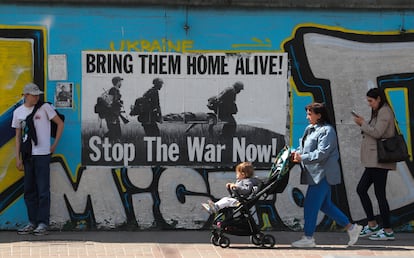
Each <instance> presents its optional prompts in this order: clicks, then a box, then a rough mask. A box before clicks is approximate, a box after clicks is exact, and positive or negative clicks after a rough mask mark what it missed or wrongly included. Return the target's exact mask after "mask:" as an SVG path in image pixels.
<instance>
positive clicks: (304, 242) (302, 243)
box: [292, 236, 316, 248]
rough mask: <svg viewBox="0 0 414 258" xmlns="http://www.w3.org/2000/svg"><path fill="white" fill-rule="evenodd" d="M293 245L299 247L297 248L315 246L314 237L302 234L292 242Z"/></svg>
mask: <svg viewBox="0 0 414 258" xmlns="http://www.w3.org/2000/svg"><path fill="white" fill-rule="evenodd" d="M292 246H293V247H299V248H309V247H315V246H316V244H315V239H314V238H313V237H310V238H309V237H307V236H303V237H302V238H301V239H299V240H298V241H295V242H293V243H292Z"/></svg>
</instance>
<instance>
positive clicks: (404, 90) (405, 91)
mask: <svg viewBox="0 0 414 258" xmlns="http://www.w3.org/2000/svg"><path fill="white" fill-rule="evenodd" d="M384 91H385V94H386V95H387V98H388V99H390V97H389V95H390V93H391V92H402V93H403V94H404V103H405V105H404V106H405V110H404V114H405V118H404V120H405V121H406V122H407V123H406V124H405V129H404V132H406V137H407V139H405V140H406V144H407V148H408V153H409V154H410V160H413V153H412V146H411V130H410V128H411V125H410V110H409V109H408V89H407V88H387V89H385V90H384ZM389 102H390V105H391V107H392V109H393V110H395V108H394V106H393V105H392V101H389ZM396 126H398V127H399V128H400V132H401V131H402V130H401V128H402V126H403V124H401V123H398V125H396Z"/></svg>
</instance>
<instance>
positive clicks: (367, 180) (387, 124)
mask: <svg viewBox="0 0 414 258" xmlns="http://www.w3.org/2000/svg"><path fill="white" fill-rule="evenodd" d="M367 102H368V106H370V107H371V118H370V120H369V121H368V122H366V121H365V120H364V118H362V117H361V116H359V115H356V116H355V118H354V121H355V123H356V124H357V125H359V126H360V127H361V132H362V141H361V163H362V165H363V166H364V167H365V171H364V173H363V174H362V177H361V179H360V181H359V183H358V186H357V193H358V195H359V198H360V199H361V203H362V207H363V208H364V211H365V213H366V215H367V219H368V225H366V226H365V227H364V228H363V229H362V231H361V234H360V237H369V239H370V240H394V239H395V237H394V232H393V230H392V228H391V223H390V207H389V205H388V201H387V197H386V191H385V188H386V185H387V176H388V171H389V170H395V169H396V163H379V162H378V156H377V139H380V138H389V137H391V136H394V134H395V123H394V121H395V119H394V113H393V111H392V110H391V108H390V106H389V104H388V102H387V99H386V98H385V94H384V92H383V90H381V89H380V88H372V89H370V90H369V91H368V92H367ZM371 185H374V191H375V196H376V198H377V200H378V204H379V210H380V214H381V219H382V227H383V228H380V227H379V225H378V223H377V221H376V220H375V217H374V211H373V208H372V202H371V199H370V197H369V195H368V189H369V188H370V187H371Z"/></svg>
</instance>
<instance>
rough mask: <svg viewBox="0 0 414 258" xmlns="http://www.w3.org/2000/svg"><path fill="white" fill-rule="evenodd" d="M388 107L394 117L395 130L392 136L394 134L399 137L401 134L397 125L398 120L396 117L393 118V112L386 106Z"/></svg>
mask: <svg viewBox="0 0 414 258" xmlns="http://www.w3.org/2000/svg"><path fill="white" fill-rule="evenodd" d="M388 107H389V108H390V110H391V113H392V115H393V116H394V128H395V130H394V134H395V135H399V134H401V131H400V127H399V125H398V120H397V117H396V116H395V112H394V110H393V109H392V108H391V105H388Z"/></svg>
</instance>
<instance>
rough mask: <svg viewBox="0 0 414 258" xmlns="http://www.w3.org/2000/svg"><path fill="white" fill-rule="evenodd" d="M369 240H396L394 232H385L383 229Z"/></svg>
mask: <svg viewBox="0 0 414 258" xmlns="http://www.w3.org/2000/svg"><path fill="white" fill-rule="evenodd" d="M369 240H395V236H394V232H390V233H388V232H385V230H384V229H383V228H382V229H381V230H379V231H378V232H377V233H376V234H374V235H372V236H370V237H369Z"/></svg>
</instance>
